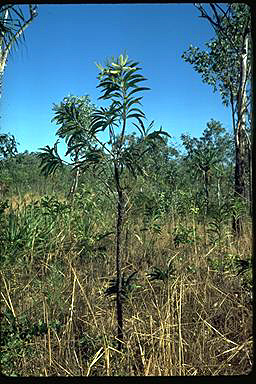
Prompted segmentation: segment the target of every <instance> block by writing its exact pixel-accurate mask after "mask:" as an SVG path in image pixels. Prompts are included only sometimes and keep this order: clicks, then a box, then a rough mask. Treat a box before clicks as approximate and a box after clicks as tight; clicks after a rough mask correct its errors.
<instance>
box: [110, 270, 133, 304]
mask: <svg viewBox="0 0 256 384" xmlns="http://www.w3.org/2000/svg"><path fill="white" fill-rule="evenodd" d="M137 273H138V272H137V271H136V272H133V273H131V274H130V275H129V276H128V277H127V278H126V277H125V276H124V275H123V276H122V289H121V299H122V301H124V300H125V299H127V298H128V296H129V295H130V294H131V293H132V292H133V291H134V290H135V289H136V288H139V286H138V285H137V284H135V283H134V279H135V275H136V274H137ZM117 290H118V284H117V279H116V278H114V279H111V280H110V284H109V287H108V288H107V289H106V290H105V295H106V296H113V295H116V294H117Z"/></svg>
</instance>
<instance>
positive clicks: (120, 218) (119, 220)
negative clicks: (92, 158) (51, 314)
mask: <svg viewBox="0 0 256 384" xmlns="http://www.w3.org/2000/svg"><path fill="white" fill-rule="evenodd" d="M114 171H115V181H116V187H117V197H118V200H117V221H116V274H117V293H116V314H117V337H118V339H119V341H118V350H119V351H120V350H121V349H122V341H123V309H122V297H121V293H122V276H121V272H122V255H121V235H122V224H123V211H124V199H123V191H122V188H121V186H120V174H119V169H118V165H117V164H115V165H114Z"/></svg>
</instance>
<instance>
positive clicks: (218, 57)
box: [182, 4, 251, 235]
mask: <svg viewBox="0 0 256 384" xmlns="http://www.w3.org/2000/svg"><path fill="white" fill-rule="evenodd" d="M197 6H198V8H199V10H200V11H201V13H202V16H203V17H206V18H208V19H211V17H210V16H208V15H207V12H206V11H205V9H204V8H203V6H202V5H200V4H199V5H197ZM211 6H212V5H211ZM211 8H212V9H213V12H214V16H215V18H216V22H213V26H214V28H215V31H216V38H215V39H212V40H211V41H210V42H208V43H206V46H207V48H208V49H209V51H200V49H199V48H197V47H193V46H192V45H191V46H190V48H189V50H188V51H186V52H184V53H183V55H182V57H183V58H184V60H185V61H187V62H189V63H190V64H192V65H193V66H194V68H195V70H196V71H197V72H198V73H200V74H201V76H202V79H203V82H205V83H208V84H210V85H212V86H213V89H214V91H216V90H217V89H219V91H220V94H221V97H222V101H223V104H224V105H225V106H228V105H230V106H231V112H232V124H233V130H234V142H235V154H236V156H235V159H236V161H235V185H234V189H235V197H236V198H237V197H241V198H244V197H245V194H246V193H245V161H246V159H245V147H246V145H249V146H250V126H249V119H248V116H249V113H248V105H247V104H248V103H247V100H250V96H249V95H250V82H249V79H250V74H251V41H250V39H249V37H250V11H249V7H248V6H247V5H245V4H232V5H231V6H228V8H227V9H226V12H225V11H224V10H223V9H222V8H216V7H211ZM217 9H222V14H221V13H218V12H217ZM227 15H228V16H227ZM211 20H212V19H211ZM233 228H234V230H235V232H236V233H237V234H238V235H239V234H240V232H241V229H242V221H241V218H239V219H237V220H236V219H234V222H233Z"/></svg>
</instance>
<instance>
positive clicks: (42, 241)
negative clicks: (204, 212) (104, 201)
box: [1, 198, 253, 376]
mask: <svg viewBox="0 0 256 384" xmlns="http://www.w3.org/2000/svg"><path fill="white" fill-rule="evenodd" d="M29 203H30V204H26V207H25V206H23V208H21V209H20V210H16V211H15V210H14V208H13V207H12V211H11V212H10V211H8V212H5V216H4V219H3V217H2V226H3V220H6V221H5V225H9V226H10V227H8V228H9V232H8V234H9V236H10V228H15V229H13V233H12V236H14V237H13V238H11V237H10V239H9V243H8V247H7V246H6V247H5V248H4V249H3V252H4V253H2V259H3V261H4V263H3V265H4V267H3V268H2V271H1V279H2V293H1V295H2V309H1V320H2V334H1V339H2V352H1V353H2V371H3V373H4V374H5V375H16V376H30V375H32V376H52V375H54V376H55V375H56V376H95V375H97V376H101V375H103V376H121V375H122V376H162V375H164V376H174V375H175V376H176V375H178V376H195V375H240V374H247V373H249V372H250V370H251V368H252V363H253V361H252V283H251V282H252V278H251V270H250V269H247V270H246V271H240V272H241V273H239V269H238V267H237V265H238V264H237V260H238V259H239V260H241V259H242V260H246V259H248V258H250V255H251V249H250V245H251V241H250V238H251V233H250V226H248V228H247V229H246V231H245V233H244V235H243V236H242V237H241V238H240V239H239V240H235V239H232V238H231V237H229V236H228V235H227V236H226V237H225V236H224V237H223V238H222V240H221V241H222V242H221V243H220V242H219V243H218V242H215V243H213V242H212V243H211V242H210V240H209V238H207V239H205V238H204V233H205V232H204V230H203V227H202V225H200V224H197V226H196V228H195V227H194V228H193V226H192V227H191V228H190V229H191V231H190V232H189V233H190V237H189V236H187V237H186V236H183V238H182V237H181V236H180V238H179V239H180V240H179V241H180V242H178V241H177V238H178V237H177V225H175V223H174V222H173V219H172V218H170V220H168V218H167V219H166V220H165V222H164V223H163V224H162V225H161V227H154V226H153V227H151V228H149V229H148V230H146V231H141V230H140V228H142V227H143V225H142V223H140V222H139V220H137V221H136V223H134V224H133V223H132V222H131V223H130V224H129V228H128V226H127V228H128V229H129V230H128V229H127V228H126V227H125V228H124V231H123V234H124V236H123V247H122V249H123V273H124V275H125V276H129V275H130V274H131V273H133V272H135V271H137V273H136V275H135V276H134V280H133V284H132V286H131V290H130V291H129V294H128V296H127V298H126V300H125V302H124V336H125V338H124V348H123V350H122V352H120V351H118V350H117V339H116V333H117V329H116V328H117V327H116V309H115V301H114V300H113V297H112V296H111V295H110V296H106V294H105V292H106V289H107V287H108V286H109V280H110V279H111V278H113V277H114V273H113V271H114V263H115V257H114V252H115V250H114V234H113V231H112V230H111V228H113V226H114V218H113V217H110V218H109V221H107V220H105V221H103V220H101V216H100V215H101V212H96V211H95V215H94V217H93V218H91V216H90V217H89V218H88V212H89V209H93V203H92V201H90V200H89V198H88V200H87V204H84V205H83V206H80V208H79V209H77V210H75V209H74V206H73V208H72V209H69V208H67V207H66V208H65V202H63V201H62V202H61V201H60V202H59V204H62V205H59V207H60V206H61V212H62V213H61V214H60V211H58V214H57V213H56V212H57V211H56V210H58V204H55V205H54V204H53V202H49V200H48V203H47V204H48V207H49V206H50V208H51V209H50V213H49V212H48V211H47V209H46V207H47V204H46V203H44V205H43V207H42V204H41V205H40V204H39V206H40V214H39V213H38V209H39V208H38V207H37V205H36V203H35V202H34V200H32V199H31V200H30V201H29ZM76 204H79V202H77V203H76ZM54 207H55V208H54ZM47 212H48V213H47ZM10 214H12V215H13V217H14V216H15V219H14V218H12V220H13V221H12V222H11V224H10V222H9V221H8V220H10ZM26 215H27V216H26ZM49 215H50V216H49ZM26 218H27V219H28V218H29V219H30V222H29V231H30V232H29V236H27V237H26V236H25V235H24V233H23V236H25V238H23V237H22V235H21V233H22V232H19V231H18V229H17V227H18V226H20V231H21V229H22V228H23V227H22V225H23V224H24V223H26V224H24V226H25V225H26V226H28V221H26ZM15 220H16V221H15ZM8 223H9V224H8ZM22 223H23V224H22ZM52 223H54V224H52ZM15 231H16V232H15ZM180 231H181V230H180ZM193 231H194V232H193ZM183 232H184V228H183ZM104 234H105V235H104ZM106 234H107V235H106ZM183 234H184V233H183ZM15 236H16V237H15ZM175 239H176V241H175ZM195 239H196V240H195ZM190 240H191V241H190ZM205 240H207V244H206V245H205ZM17 244H18V245H19V246H18V245H17Z"/></svg>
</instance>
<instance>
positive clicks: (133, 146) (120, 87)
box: [40, 55, 168, 350]
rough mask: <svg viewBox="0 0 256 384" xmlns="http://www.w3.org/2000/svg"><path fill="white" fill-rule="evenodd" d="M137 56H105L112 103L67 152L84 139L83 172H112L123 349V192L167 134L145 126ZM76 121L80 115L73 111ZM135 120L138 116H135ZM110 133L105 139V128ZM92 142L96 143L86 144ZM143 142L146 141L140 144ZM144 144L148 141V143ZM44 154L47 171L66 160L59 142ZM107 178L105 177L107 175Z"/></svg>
mask: <svg viewBox="0 0 256 384" xmlns="http://www.w3.org/2000/svg"><path fill="white" fill-rule="evenodd" d="M138 64H139V63H138V62H135V61H132V60H129V59H128V56H127V55H120V56H119V57H118V58H116V59H115V58H114V57H113V58H111V59H109V60H107V62H106V64H105V66H103V65H101V64H96V65H97V68H98V69H99V71H100V72H99V75H98V80H99V84H98V86H97V87H98V88H100V89H101V93H102V95H101V96H100V97H99V99H102V100H110V105H109V106H108V107H99V108H95V109H94V110H93V112H92V114H91V119H90V124H89V127H86V129H85V130H86V134H87V135H86V136H82V137H81V142H80V143H79V144H74V145H73V146H70V148H69V152H71V151H72V150H73V149H75V148H77V147H79V148H82V146H83V144H84V146H85V148H86V151H85V153H84V155H83V156H82V158H81V159H80V160H79V161H78V163H77V164H76V165H75V166H76V167H77V166H79V167H80V169H81V172H83V171H85V170H86V169H87V168H88V167H94V171H95V174H96V172H98V173H101V172H104V170H106V169H107V170H108V172H109V174H111V175H112V183H111V184H107V186H108V187H109V188H110V190H111V191H112V192H113V195H114V196H115V198H116V247H115V257H116V280H115V282H116V283H115V285H114V287H112V290H111V292H114V293H116V311H117V336H118V340H119V341H118V348H119V350H121V349H122V342H123V309H122V304H123V291H124V290H123V286H122V282H124V279H123V276H122V249H121V247H122V228H123V223H124V214H125V204H126V201H125V193H126V187H127V184H126V183H127V180H126V177H125V176H126V174H127V172H129V173H131V174H132V175H133V176H134V177H136V176H137V175H138V174H142V173H143V167H142V166H141V161H140V159H141V158H142V157H143V156H145V155H146V153H147V152H148V151H149V150H150V148H151V147H152V146H153V145H154V141H155V140H156V139H158V140H162V135H167V136H168V134H167V133H166V132H164V131H162V130H161V129H160V130H157V131H153V132H151V133H149V132H148V130H147V129H146V128H145V125H144V122H143V120H144V119H145V114H144V112H143V111H142V110H141V108H139V105H140V104H141V99H142V96H139V93H141V92H142V91H145V90H149V88H148V87H142V86H139V85H138V83H140V82H142V81H145V80H146V79H145V77H143V76H142V75H141V74H140V73H138V72H139V71H140V70H141V68H140V67H139V66H138ZM73 120H74V122H75V121H76V119H75V117H73ZM135 121H136V122H135ZM130 122H132V124H133V126H135V127H136V129H137V130H138V131H139V133H140V140H139V141H137V142H132V143H130V142H129V140H128V139H127V133H128V128H129V126H130V124H129V123H130ZM103 132H104V133H105V134H107V140H106V141H103V139H102V138H101V136H102V135H101V134H102V133H103ZM88 143H93V144H92V145H89V146H88ZM142 144H143V145H142ZM144 144H146V147H145V146H144ZM40 157H41V166H42V172H44V173H45V174H49V173H52V172H54V171H55V170H56V169H57V168H58V167H59V166H61V165H62V164H63V161H62V159H61V158H60V156H59V155H58V152H57V143H56V144H55V146H54V147H53V148H49V147H47V148H45V149H44V151H43V153H41V155H40ZM103 182H104V180H103Z"/></svg>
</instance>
